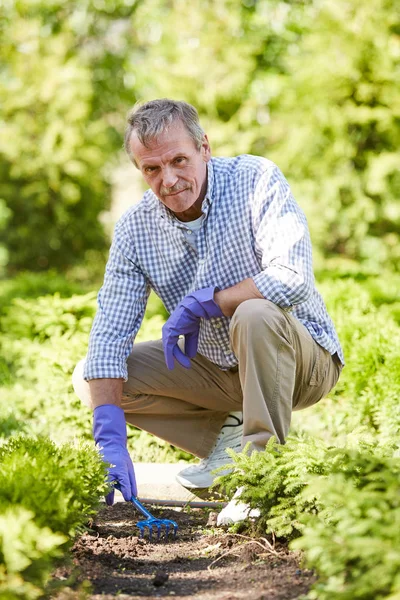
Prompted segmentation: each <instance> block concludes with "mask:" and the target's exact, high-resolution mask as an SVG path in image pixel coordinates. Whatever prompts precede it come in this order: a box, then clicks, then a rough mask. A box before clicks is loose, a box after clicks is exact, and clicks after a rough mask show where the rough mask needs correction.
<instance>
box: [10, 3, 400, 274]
mask: <svg viewBox="0 0 400 600" xmlns="http://www.w3.org/2000/svg"><path fill="white" fill-rule="evenodd" d="M397 8H398V7H397V3H396V0H371V1H370V2H368V3H365V2H362V0H351V1H350V2H348V1H347V0H338V1H336V0H296V1H295V0H286V1H284V0H280V1H278V0H242V1H240V0H218V2H214V1H211V0H194V1H193V2H190V3H188V2H185V1H184V0H146V1H144V0H142V1H140V0H138V1H136V2H135V1H134V0H101V1H100V0H83V1H82V2H80V3H79V4H78V3H73V2H72V1H71V0H67V1H66V2H61V1H60V0H52V1H51V2H47V0H46V1H45V0H22V1H19V2H16V1H13V0H8V2H6V3H5V5H4V10H3V17H2V20H1V21H0V27H1V29H0V38H1V45H0V59H1V62H2V64H3V65H4V67H3V68H2V71H1V75H0V77H1V88H0V102H1V106H2V116H1V120H0V126H1V129H2V133H4V135H2V137H1V142H0V173H1V181H2V183H1V185H0V228H1V227H2V228H3V232H4V237H5V243H6V246H7V248H8V252H9V254H8V261H9V265H10V266H11V267H21V266H24V267H29V268H47V267H48V266H49V265H50V266H55V267H63V266H67V265H69V264H70V263H71V262H73V261H74V260H77V259H81V258H82V257H83V255H84V252H85V250H87V249H95V248H97V249H99V248H101V247H102V246H103V245H104V243H105V240H104V233H103V231H102V227H101V225H100V224H99V221H98V216H99V214H100V213H101V212H102V210H104V209H107V207H108V205H109V199H110V186H109V174H110V170H111V169H112V166H113V164H115V162H116V160H117V159H118V155H119V149H120V148H121V146H122V135H123V128H124V117H125V113H126V111H127V110H128V109H129V108H130V107H131V106H132V105H133V104H134V102H135V100H136V99H141V100H148V99H151V98H155V97H164V96H169V97H173V98H178V99H184V100H187V101H188V102H191V103H193V104H194V105H196V106H197V107H198V109H199V111H200V115H201V119H202V122H203V124H204V126H205V128H206V130H207V132H208V133H209V136H210V140H211V144H212V147H213V150H214V152H215V153H216V154H222V155H231V154H235V153H245V152H250V153H256V154H261V155H264V156H267V157H269V158H272V159H273V160H275V161H276V162H277V163H278V165H279V166H280V167H281V168H282V170H283V172H284V173H285V175H286V176H287V177H288V179H289V181H290V183H291V184H292V187H293V189H294V191H295V194H296V196H297V198H298V200H299V202H300V204H301V205H303V206H304V208H305V209H306V213H307V215H308V217H309V220H310V224H311V229H312V235H313V240H314V244H315V245H316V247H317V249H319V250H320V253H321V254H322V255H323V256H329V255H330V254H332V253H333V254H336V253H340V254H343V255H345V256H348V257H351V258H354V259H356V260H358V261H364V262H366V263H369V264H370V265H371V264H372V265H373V266H374V267H376V266H378V267H379V266H380V265H382V264H383V263H385V262H386V263H387V262H391V263H392V265H394V266H396V265H398V264H399V260H398V259H399V252H400V251H399V248H400V244H399V235H400V208H399V203H398V197H399V193H400V173H399V159H398V151H397V149H398V147H399V142H400V101H399V95H398V93H397V86H398V80H399V74H400V42H399V34H400V17H399V11H398V10H397ZM28 240H29V243H28ZM0 260H3V262H4V260H5V258H4V256H3V258H2V257H1V255H0Z"/></svg>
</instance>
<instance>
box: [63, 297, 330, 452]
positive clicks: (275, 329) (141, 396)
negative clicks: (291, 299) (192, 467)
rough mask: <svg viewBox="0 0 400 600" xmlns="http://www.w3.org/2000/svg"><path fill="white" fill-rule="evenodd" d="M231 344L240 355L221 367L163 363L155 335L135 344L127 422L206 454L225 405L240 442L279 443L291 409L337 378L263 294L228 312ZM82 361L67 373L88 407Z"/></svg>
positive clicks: (322, 353) (321, 353)
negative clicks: (232, 365)
mask: <svg viewBox="0 0 400 600" xmlns="http://www.w3.org/2000/svg"><path fill="white" fill-rule="evenodd" d="M230 342H231V346H232V349H233V351H234V353H235V355H236V357H237V359H238V361H239V366H238V368H236V369H232V370H229V371H222V370H221V369H219V368H218V367H217V366H216V365H214V364H213V363H212V362H210V361H209V360H207V359H206V358H204V357H203V356H201V355H200V354H197V356H196V357H195V358H194V359H192V367H191V369H185V368H183V367H181V366H180V365H179V364H178V363H176V366H175V368H174V369H173V370H172V371H169V370H168V369H167V367H166V365H165V360H164V352H163V347H162V343H161V340H159V341H155V342H143V343H138V344H134V347H133V351H132V354H131V355H130V356H129V358H128V373H129V379H128V381H127V382H125V384H124V389H123V399H122V408H123V409H124V411H125V415H126V419H127V421H128V422H129V423H131V424H132V425H135V426H136V427H139V428H140V429H144V430H145V431H148V432H150V433H152V434H154V435H156V436H158V437H160V438H162V439H164V440H166V441H168V442H170V443H171V444H173V445H175V446H178V447H180V448H184V449H185V450H187V451H189V452H191V453H193V454H195V455H196V456H199V457H205V456H207V455H208V453H209V451H210V450H211V448H212V446H213V444H214V442H215V439H216V437H217V435H218V433H219V431H220V429H221V427H222V425H223V423H224V421H225V418H226V416H227V414H228V413H229V412H230V411H240V410H242V411H243V425H244V433H243V446H244V445H245V444H246V443H247V442H251V447H252V448H253V449H255V450H262V449H264V447H265V445H266V443H267V442H268V440H269V439H270V437H271V436H275V437H276V438H277V439H278V440H279V441H280V442H281V443H283V442H284V440H285V438H286V436H287V434H288V430H289V426H290V420H291V414H292V410H301V409H303V408H307V407H308V406H312V405H313V404H315V403H316V402H318V401H319V400H320V399H321V398H322V397H323V396H325V395H326V394H328V392H329V391H330V390H331V389H332V388H333V386H334V385H335V384H336V382H337V380H338V378H339V375H340V371H341V364H340V361H339V359H338V358H337V356H336V355H335V356H334V357H332V356H331V355H330V354H329V352H327V351H326V350H325V349H324V348H322V347H321V346H319V345H318V344H317V343H316V342H315V341H314V340H313V339H312V337H311V335H310V334H309V333H308V331H307V330H306V328H305V327H304V326H303V325H302V324H301V323H300V322H299V321H298V320H297V319H295V318H294V317H293V316H292V315H291V314H290V313H288V312H285V311H283V310H282V309H280V308H279V307H278V306H276V305H275V304H273V303H272V302H270V301H269V300H247V301H245V302H243V303H242V304H240V306H239V307H238V308H237V309H236V311H235V314H234V315H233V317H232V320H231V325H230ZM83 364H84V361H81V362H80V363H79V364H78V365H77V367H76V369H75V371H74V375H73V384H74V388H75V391H76V393H77V395H78V396H79V397H80V398H81V400H82V401H83V402H85V403H86V404H88V405H90V394H89V385H88V384H87V383H86V382H85V381H84V380H83V377H82V371H83Z"/></svg>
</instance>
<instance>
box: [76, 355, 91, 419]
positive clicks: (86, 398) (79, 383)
mask: <svg viewBox="0 0 400 600" xmlns="http://www.w3.org/2000/svg"><path fill="white" fill-rule="evenodd" d="M85 360H86V359H85V358H83V359H82V360H80V361H79V362H78V364H77V365H76V367H75V369H74V372H73V373H72V385H73V387H74V391H75V394H76V395H77V396H78V398H79V400H81V401H82V402H83V403H84V404H86V405H87V406H89V408H91V407H92V402H91V399H90V389H89V384H88V382H87V381H85V380H84V379H83V368H84V366H85Z"/></svg>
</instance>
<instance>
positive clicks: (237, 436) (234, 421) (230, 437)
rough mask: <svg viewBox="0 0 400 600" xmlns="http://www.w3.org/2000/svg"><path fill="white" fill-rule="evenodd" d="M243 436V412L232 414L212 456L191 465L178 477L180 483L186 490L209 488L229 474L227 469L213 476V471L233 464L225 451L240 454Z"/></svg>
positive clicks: (224, 426) (212, 451) (223, 426)
mask: <svg viewBox="0 0 400 600" xmlns="http://www.w3.org/2000/svg"><path fill="white" fill-rule="evenodd" d="M242 436H243V417H242V413H241V412H232V413H230V414H229V415H228V417H227V418H226V421H225V423H224V424H223V425H222V429H221V431H220V433H219V435H218V437H217V440H216V442H215V444H214V447H213V448H212V450H211V452H210V454H209V455H208V456H207V457H206V458H203V459H202V460H201V461H200V462H199V463H198V464H197V465H191V466H190V467H187V468H186V469H183V471H180V473H178V474H177V475H176V480H177V481H178V483H180V484H181V485H183V486H184V487H186V488H208V487H210V486H211V485H212V483H213V481H214V479H215V477H219V476H220V475H225V474H226V473H229V471H230V469H225V470H224V471H221V472H220V473H218V475H211V471H213V470H214V469H217V468H218V467H222V466H223V465H226V464H227V463H229V462H231V460H230V458H229V456H228V455H227V454H226V452H225V450H226V449H227V448H232V449H233V450H235V452H240V450H241V448H242V446H241V444H242Z"/></svg>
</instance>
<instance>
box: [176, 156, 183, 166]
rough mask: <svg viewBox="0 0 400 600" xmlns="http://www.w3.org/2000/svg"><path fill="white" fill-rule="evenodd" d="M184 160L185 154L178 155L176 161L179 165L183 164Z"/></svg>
mask: <svg viewBox="0 0 400 600" xmlns="http://www.w3.org/2000/svg"><path fill="white" fill-rule="evenodd" d="M184 162H185V158H184V157H183V156H178V158H176V159H175V163H176V164H177V165H181V164H182V163H184Z"/></svg>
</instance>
